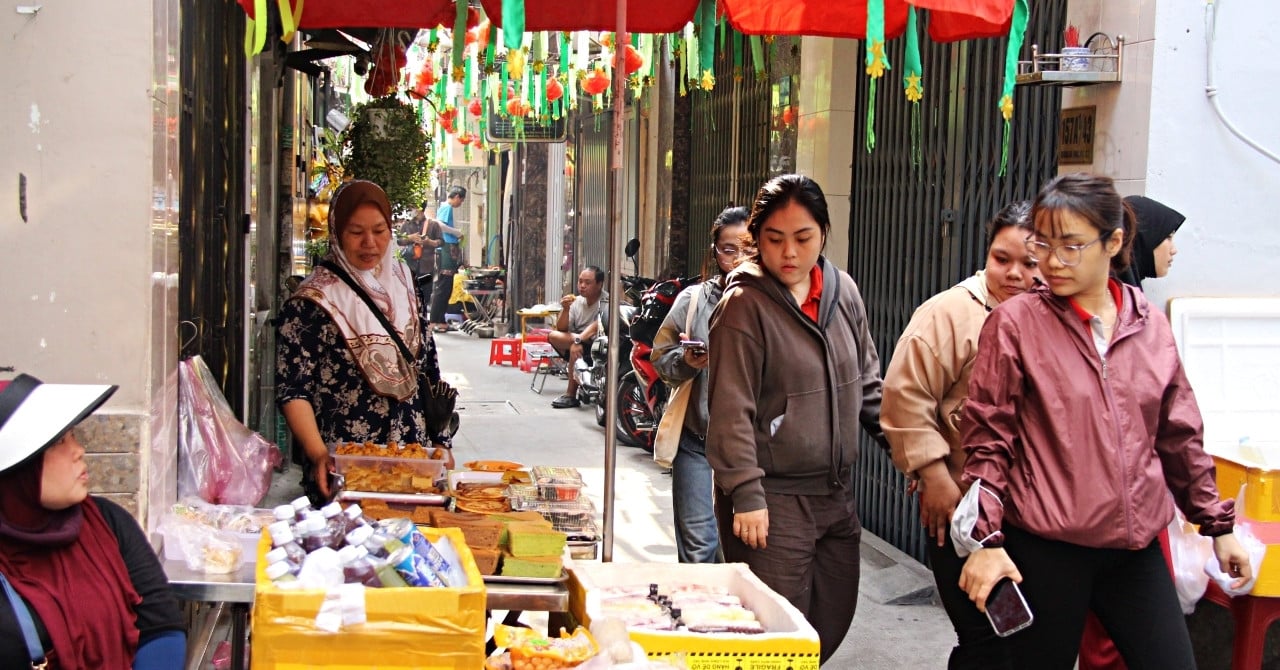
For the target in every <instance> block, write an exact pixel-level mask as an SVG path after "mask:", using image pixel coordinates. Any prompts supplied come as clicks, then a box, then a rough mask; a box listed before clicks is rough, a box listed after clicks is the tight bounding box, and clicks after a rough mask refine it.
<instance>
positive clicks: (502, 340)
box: [489, 337, 520, 366]
mask: <svg viewBox="0 0 1280 670" xmlns="http://www.w3.org/2000/svg"><path fill="white" fill-rule="evenodd" d="M503 363H510V364H511V365H512V366H518V365H520V338H518V337H495V338H494V339H493V341H492V342H490V343H489V365H502V364H503Z"/></svg>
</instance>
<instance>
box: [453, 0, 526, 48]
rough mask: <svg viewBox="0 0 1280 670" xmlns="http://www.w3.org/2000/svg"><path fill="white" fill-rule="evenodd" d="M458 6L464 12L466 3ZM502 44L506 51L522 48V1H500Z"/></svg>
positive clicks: (460, 3)
mask: <svg viewBox="0 0 1280 670" xmlns="http://www.w3.org/2000/svg"><path fill="white" fill-rule="evenodd" d="M458 5H459V6H461V7H463V8H464V9H463V10H462V11H464V12H465V8H466V6H467V3H465V2H459V3H458ZM457 34H459V35H461V34H462V33H457ZM502 43H503V44H504V45H506V47H507V48H508V49H519V48H520V47H522V46H524V0H502Z"/></svg>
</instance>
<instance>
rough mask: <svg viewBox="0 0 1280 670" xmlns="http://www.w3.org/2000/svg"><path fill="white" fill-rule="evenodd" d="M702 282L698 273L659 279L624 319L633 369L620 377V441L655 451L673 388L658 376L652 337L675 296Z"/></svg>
mask: <svg viewBox="0 0 1280 670" xmlns="http://www.w3.org/2000/svg"><path fill="white" fill-rule="evenodd" d="M699 281H701V278H700V277H698V276H692V277H676V278H673V279H668V280H665V281H662V282H658V283H656V284H654V285H652V286H651V287H649V289H648V290H646V291H645V292H644V293H643V294H642V295H641V298H640V309H639V310H638V311H636V312H635V313H634V314H633V317H632V319H631V320H629V321H625V320H624V324H625V326H626V332H627V333H628V336H629V337H630V339H631V353H630V355H629V356H628V360H629V361H630V363H631V365H630V368H631V369H630V370H628V371H627V372H626V373H625V374H622V373H620V374H621V376H620V377H619V378H618V397H617V402H618V420H617V427H616V429H617V431H618V441H619V442H623V443H624V444H627V445H630V446H635V447H640V448H642V449H644V450H645V451H648V452H652V451H653V443H654V439H655V438H656V437H657V432H658V424H659V423H660V422H661V421H662V414H663V412H665V411H666V407H667V397H668V395H669V394H670V389H669V388H668V387H667V385H666V383H664V382H663V381H662V379H661V378H660V377H659V376H658V371H657V369H656V368H655V367H654V365H653V363H652V362H651V361H650V360H649V355H650V354H651V353H652V352H653V340H654V338H655V337H657V334H658V329H659V328H661V327H662V322H663V321H664V320H665V319H666V318H667V313H669V312H670V311H671V305H672V304H674V303H675V300H676V296H678V295H680V292H681V291H683V290H684V289H685V288H687V287H689V286H692V285H693V284H697V283H698V282H699Z"/></svg>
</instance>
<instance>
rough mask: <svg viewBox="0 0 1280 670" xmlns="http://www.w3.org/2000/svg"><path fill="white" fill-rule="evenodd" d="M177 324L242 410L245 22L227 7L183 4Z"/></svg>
mask: <svg viewBox="0 0 1280 670" xmlns="http://www.w3.org/2000/svg"><path fill="white" fill-rule="evenodd" d="M182 17H183V18H182V37H181V54H180V61H181V64H180V66H179V67H180V74H179V76H180V80H179V81H180V82H181V85H182V89H181V91H182V93H181V95H182V119H181V122H180V123H179V124H178V125H179V161H180V165H181V175H180V177H179V192H178V198H179V209H178V240H179V248H180V253H179V262H180V264H181V265H180V271H179V273H178V315H179V316H178V318H179V319H180V320H181V321H183V322H189V323H191V324H192V325H194V326H195V329H196V331H195V332H196V333H197V336H196V337H195V338H192V339H190V340H189V341H184V342H183V345H184V346H183V348H182V357H183V358H186V357H188V356H192V355H195V354H200V355H201V356H203V357H204V360H205V362H206V363H208V365H209V369H210V370H212V371H213V374H214V376H215V377H216V378H217V381H218V384H219V386H221V388H222V392H223V394H224V395H226V398H227V401H228V402H229V403H230V404H231V407H233V408H235V409H236V410H237V411H240V410H241V409H242V408H243V407H244V401H245V399H244V366H243V363H244V357H245V350H244V349H245V346H244V335H245V297H244V291H245V267H244V259H245V244H246V237H247V235H248V232H249V230H248V224H249V219H248V215H247V214H246V213H245V212H246V211H247V210H246V207H245V116H246V114H245V110H246V107H245V104H246V103H245V57H244V21H245V14H244V12H243V11H242V10H241V9H240V7H239V6H238V5H236V4H235V3H233V2H219V1H214V0H184V1H183V3H182Z"/></svg>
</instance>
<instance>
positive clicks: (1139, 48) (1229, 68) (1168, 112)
mask: <svg viewBox="0 0 1280 670" xmlns="http://www.w3.org/2000/svg"><path fill="white" fill-rule="evenodd" d="M1219 6H1220V9H1219V19H1218V28H1217V39H1216V46H1215V53H1214V59H1215V66H1214V70H1215V78H1216V81H1215V85H1216V87H1217V90H1218V99H1219V101H1220V104H1221V106H1222V108H1223V109H1224V110H1225V112H1226V114H1227V116H1228V118H1230V119H1231V121H1232V122H1233V123H1234V124H1235V125H1236V126H1237V127H1239V128H1241V129H1242V130H1243V131H1244V132H1245V133H1246V134H1248V135H1250V136H1251V137H1253V139H1255V140H1256V141H1258V142H1259V143H1261V144H1262V145H1263V146H1265V147H1267V148H1268V149H1270V150H1271V151H1272V152H1276V153H1280V125H1278V124H1276V122H1275V109H1276V108H1277V107H1278V106H1280V91H1277V90H1276V88H1275V86H1273V85H1270V84H1273V83H1274V82H1276V81H1280V64H1278V63H1277V62H1276V61H1275V59H1272V58H1266V57H1260V56H1259V54H1265V53H1266V52H1267V45H1269V44H1274V43H1275V35H1276V34H1278V31H1280V5H1277V4H1276V3H1274V2H1271V1H1270V0H1231V2H1225V3H1219ZM1205 11H1206V3H1198V2H1178V1H1176V0H1165V1H1162V2H1158V3H1157V2H1156V0H1130V1H1127V2H1113V1H1111V0H1074V1H1073V2H1072V4H1071V6H1070V10H1069V17H1070V21H1071V22H1072V23H1074V24H1075V25H1077V26H1078V27H1079V28H1080V33H1081V35H1082V36H1086V35H1089V34H1090V33H1092V32H1094V31H1096V30H1102V31H1105V32H1107V33H1108V34H1117V33H1118V34H1123V35H1125V36H1126V39H1127V40H1128V44H1127V45H1126V47H1125V52H1124V72H1123V82H1122V83H1121V84H1119V85H1105V86H1086V87H1080V88H1075V89H1068V90H1067V91H1066V92H1064V94H1063V102H1062V106H1063V108H1069V107H1075V106H1079V105H1090V104H1092V105H1097V108H1098V110H1097V133H1096V140H1095V148H1094V159H1095V160H1094V163H1093V165H1092V166H1062V167H1061V168H1060V171H1062V172H1066V171H1072V170H1078V169H1091V170H1092V171H1094V172H1097V173H1100V174H1105V175H1108V176H1110V177H1112V178H1114V179H1116V180H1117V183H1116V185H1117V188H1118V189H1119V190H1120V192H1121V193H1122V194H1124V195H1131V194H1141V195H1146V196H1148V197H1151V198H1155V199H1156V200H1160V201H1162V202H1165V203H1166V204H1168V205H1170V206H1171V207H1173V208H1174V209H1177V210H1178V211H1180V212H1182V213H1183V214H1185V215H1186V217H1187V222H1186V223H1185V224H1184V225H1183V226H1182V228H1181V230H1179V232H1178V235H1177V237H1176V238H1175V240H1176V243H1177V246H1178V248H1179V254H1178V256H1177V259H1176V260H1175V262H1174V268H1173V270H1172V272H1171V273H1170V275H1169V276H1168V277H1166V278H1164V279H1158V280H1148V281H1147V282H1146V283H1145V285H1144V288H1145V289H1146V291H1147V294H1148V296H1149V297H1150V298H1152V300H1153V301H1154V302H1155V303H1156V304H1158V305H1164V304H1166V303H1167V301H1168V300H1169V299H1171V298H1175V297H1179V296H1192V295H1196V296H1248V295H1275V294H1277V293H1280V276H1277V275H1276V274H1275V273H1274V272H1272V271H1270V269H1269V268H1270V267H1271V265H1272V264H1273V263H1274V259H1275V257H1276V255H1277V253H1280V235H1277V234H1276V233H1275V232H1274V225H1273V222H1272V218H1273V215H1272V214H1271V209H1272V207H1271V203H1270V202H1268V199H1267V198H1264V196H1263V194H1264V193H1270V192H1274V191H1275V189H1276V187H1277V185H1278V184H1280V166H1278V165H1277V164H1276V163H1275V162H1272V161H1269V160H1267V159H1265V158H1263V157H1262V156H1261V155H1260V154H1258V153H1257V152H1255V151H1253V150H1252V149H1249V148H1248V147H1247V146H1246V145H1245V144H1244V143H1242V142H1241V141H1240V140H1238V139H1236V138H1235V137H1234V136H1232V135H1231V134H1230V133H1229V132H1228V131H1227V129H1226V128H1225V126H1224V125H1223V123H1222V122H1221V121H1220V120H1219V119H1218V118H1217V116H1216V115H1215V114H1214V112H1213V109H1212V107H1211V106H1210V103H1209V101H1208V98H1207V97H1206V95H1205V84H1206V63H1207V61H1206V59H1207V57H1208V50H1207V48H1206V43H1205V36H1206V21H1205ZM1055 46H1056V45H1055ZM1226 268H1230V271H1225V270H1226Z"/></svg>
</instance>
